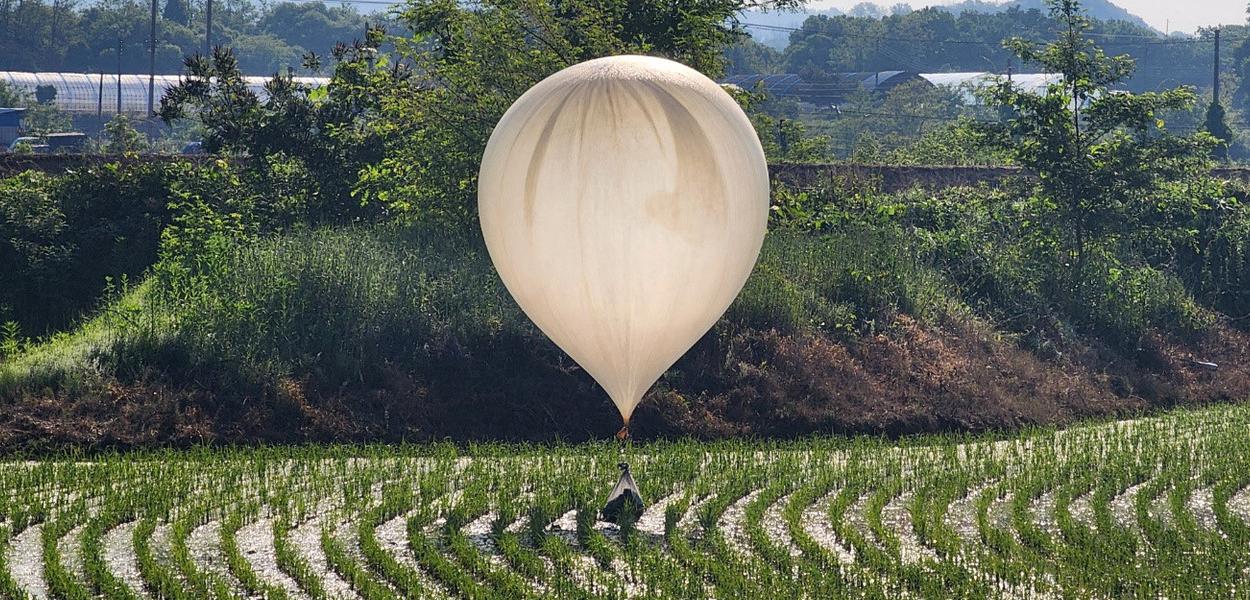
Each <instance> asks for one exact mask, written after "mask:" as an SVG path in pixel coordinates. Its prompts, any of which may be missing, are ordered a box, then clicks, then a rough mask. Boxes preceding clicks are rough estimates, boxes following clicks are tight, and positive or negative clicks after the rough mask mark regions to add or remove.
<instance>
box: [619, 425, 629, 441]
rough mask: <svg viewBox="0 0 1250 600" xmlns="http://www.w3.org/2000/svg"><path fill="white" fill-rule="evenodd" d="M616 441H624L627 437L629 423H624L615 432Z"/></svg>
mask: <svg viewBox="0 0 1250 600" xmlns="http://www.w3.org/2000/svg"><path fill="white" fill-rule="evenodd" d="M616 439H617V441H621V442H624V441H626V440H628V439H629V423H626V424H625V425H624V426H623V427H621V430H620V431H618V432H616Z"/></svg>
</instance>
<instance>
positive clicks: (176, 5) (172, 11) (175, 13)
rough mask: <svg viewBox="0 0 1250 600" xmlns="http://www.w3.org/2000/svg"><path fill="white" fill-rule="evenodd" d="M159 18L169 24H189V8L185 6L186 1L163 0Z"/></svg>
mask: <svg viewBox="0 0 1250 600" xmlns="http://www.w3.org/2000/svg"><path fill="white" fill-rule="evenodd" d="M161 17H162V18H164V19H165V20H166V21H169V22H171V23H177V24H179V25H186V24H188V23H190V22H191V7H190V6H189V5H188V4H187V0H165V8H163V9H162V10H161Z"/></svg>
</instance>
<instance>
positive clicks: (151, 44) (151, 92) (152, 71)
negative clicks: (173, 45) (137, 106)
mask: <svg viewBox="0 0 1250 600" xmlns="http://www.w3.org/2000/svg"><path fill="white" fill-rule="evenodd" d="M155 94H156V0H152V18H151V19H150V20H149V21H148V116H149V117H150V116H152V113H153V112H154V111H153V110H152V109H153V108H154V106H153V102H154V96H155Z"/></svg>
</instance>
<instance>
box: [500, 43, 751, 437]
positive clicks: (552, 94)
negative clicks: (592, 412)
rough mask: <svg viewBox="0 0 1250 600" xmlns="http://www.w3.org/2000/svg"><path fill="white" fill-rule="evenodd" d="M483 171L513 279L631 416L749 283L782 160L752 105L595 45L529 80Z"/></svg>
mask: <svg viewBox="0 0 1250 600" xmlns="http://www.w3.org/2000/svg"><path fill="white" fill-rule="evenodd" d="M478 185H479V190H478V209H479V212H480V215H481V221H482V234H483V235H484V236H485V238H486V247H487V249H488V250H489V252H490V256H491V260H493V261H494V263H495V268H496V269H498V271H499V276H500V277H501V278H502V279H503V282H504V285H506V286H507V287H508V291H509V292H511V293H512V296H513V297H514V298H515V299H516V301H517V304H519V305H520V306H521V308H522V309H523V310H524V311H525V313H526V314H527V315H529V316H530V318H531V319H533V320H534V323H535V324H537V325H538V327H539V328H540V329H542V330H543V332H544V333H546V334H547V336H548V337H550V338H551V339H552V340H553V341H555V343H556V344H558V345H559V346H560V348H562V349H564V351H565V352H567V353H568V354H569V356H571V357H573V359H574V360H576V361H577V362H578V364H580V365H581V366H582V367H583V368H585V369H586V370H587V371H588V372H589V373H590V374H591V375H592V376H594V378H595V380H596V381H598V382H599V384H600V385H602V386H603V388H604V389H605V390H607V392H608V394H609V395H610V396H611V397H612V401H613V402H614V403H615V404H616V407H617V408H618V409H619V410H620V412H621V417H622V418H624V420H625V422H626V424H628V423H629V418H630V415H632V414H633V412H634V407H635V406H637V404H638V402H639V401H640V400H641V399H642V396H643V394H644V393H645V392H646V391H647V389H648V388H649V387H651V384H653V383H655V381H656V379H658V378H659V377H660V375H662V374H663V373H664V371H665V370H666V369H668V368H669V367H670V366H672V364H673V363H674V362H675V361H676V360H677V359H678V358H680V357H681V355H682V354H683V353H684V352H685V351H686V350H688V349H689V348H690V346H692V345H693V344H694V343H695V342H696V341H698V339H699V337H700V336H702V335H703V334H704V333H705V332H706V331H707V330H708V329H709V328H710V327H711V326H712V325H713V324H714V323H715V322H716V320H717V319H718V318H719V317H720V316H721V314H723V313H724V312H725V309H726V308H728V307H729V304H730V303H731V302H732V301H733V299H734V297H735V296H737V294H738V291H739V290H740V289H741V288H742V284H743V283H744V282H745V281H746V279H747V276H748V275H750V273H751V269H752V267H753V266H754V265H755V260H756V258H757V257H758V256H759V250H760V245H761V243H762V242H763V239H764V232H765V229H766V227H767V222H768V166H767V164H766V163H765V161H764V151H763V149H762V148H761V147H760V142H759V139H758V138H757V137H756V135H755V130H754V129H753V128H752V127H751V123H750V121H749V120H747V117H746V115H745V114H743V112H742V109H740V108H739V107H738V104H737V103H736V102H734V100H733V98H731V97H730V96H729V95H728V94H727V93H725V91H724V90H722V89H721V88H720V87H719V86H718V85H717V84H716V83H715V82H713V81H712V80H710V79H708V78H707V77H705V76H703V75H702V74H700V73H699V72H697V71H695V70H694V69H691V68H689V67H686V66H684V65H681V64H679V63H676V62H673V61H670V60H665V59H661V58H653V57H647V56H614V57H609V58H600V59H596V60H591V61H587V62H584V63H581V64H577V65H574V66H572V67H569V68H567V69H564V70H563V71H560V72H559V73H556V74H555V75H552V76H551V77H548V78H547V79H544V80H543V81H541V82H540V83H538V85H535V86H534V87H533V88H531V89H530V90H529V91H527V92H525V94H524V95H522V96H521V97H520V98H519V99H518V100H517V101H516V103H514V104H513V105H512V107H511V108H509V109H508V112H507V113H505V114H504V116H503V119H501V120H500V121H499V125H498V126H497V127H496V128H495V131H494V133H492V134H491V137H490V142H489V143H487V145H486V153H485V155H484V156H483V157H482V167H481V173H480V178H479V183H478Z"/></svg>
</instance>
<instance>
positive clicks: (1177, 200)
mask: <svg viewBox="0 0 1250 600" xmlns="http://www.w3.org/2000/svg"><path fill="white" fill-rule="evenodd" d="M1050 6H1051V15H1052V17H1053V18H1054V19H1055V20H1056V21H1057V22H1059V23H1060V24H1061V25H1062V27H1063V29H1062V31H1061V32H1060V37H1059V39H1058V40H1057V41H1055V42H1053V43H1050V44H1047V45H1045V46H1038V45H1036V44H1034V43H1033V42H1029V41H1026V40H1022V39H1013V40H1009V41H1008V42H1007V43H1006V46H1007V47H1009V48H1011V49H1012V50H1013V52H1015V53H1016V55H1017V56H1019V57H1020V59H1021V60H1024V61H1026V62H1029V63H1034V64H1038V65H1040V66H1041V67H1042V68H1043V69H1044V70H1046V71H1047V72H1058V73H1062V74H1063V75H1064V82H1063V83H1061V84H1056V85H1053V86H1051V88H1050V90H1049V91H1048V92H1047V93H1046V94H1044V95H1036V94H1030V93H1024V92H1021V91H1019V90H1017V89H1016V88H1015V87H1013V86H1012V85H1011V84H1010V82H1006V81H1004V82H1003V83H1001V84H1000V85H998V86H997V87H995V88H993V89H991V90H989V91H988V92H987V93H986V94H985V97H986V100H987V102H988V103H989V104H990V105H991V106H994V107H1002V108H1005V109H1009V110H1010V113H1011V118H1010V119H1009V120H1007V121H1006V122H1005V123H1002V124H995V123H990V124H983V125H982V132H983V134H984V136H985V138H984V139H985V140H986V142H987V143H988V144H989V145H990V146H991V147H996V148H998V149H1000V150H1002V151H1004V152H1006V153H1007V155H1008V156H1010V157H1011V159H1012V161H1013V162H1014V163H1016V164H1019V165H1020V166H1022V167H1024V168H1026V169H1028V170H1029V171H1031V172H1033V173H1036V174H1037V176H1038V179H1039V182H1040V183H1039V187H1038V193H1037V194H1036V196H1034V197H1032V198H1031V199H1030V202H1029V207H1028V208H1027V209H1026V212H1027V214H1028V217H1029V220H1028V221H1027V222H1028V223H1030V224H1032V225H1033V227H1032V230H1031V231H1029V232H1026V234H1027V238H1026V239H1030V240H1032V242H1031V243H1032V245H1033V250H1032V251H1031V254H1033V255H1034V256H1044V257H1046V259H1047V260H1046V261H1045V262H1043V263H1042V265H1043V267H1045V268H1049V269H1052V270H1054V269H1063V270H1066V274H1064V275H1059V273H1058V272H1057V271H1052V272H1051V274H1049V275H1047V276H1046V279H1047V280H1048V281H1049V282H1050V284H1049V285H1048V290H1047V291H1048V292H1049V296H1050V297H1052V298H1055V299H1056V302H1057V303H1060V304H1064V305H1065V309H1064V310H1066V311H1067V312H1068V313H1070V314H1072V315H1074V316H1076V317H1077V318H1078V320H1082V319H1088V320H1089V321H1091V322H1093V323H1097V324H1098V325H1099V326H1107V327H1111V329H1114V330H1124V329H1125V328H1124V327H1120V326H1118V325H1116V324H1114V323H1111V322H1110V321H1109V319H1112V318H1113V317H1115V314H1114V311H1111V310H1108V311H1103V310H1102V309H1101V308H1100V307H1102V306H1104V304H1105V303H1106V302H1108V301H1111V300H1112V299H1111V298H1109V297H1108V294H1107V293H1106V287H1105V286H1108V285H1109V286H1111V287H1115V280H1116V278H1118V277H1119V276H1120V275H1119V274H1122V273H1138V274H1140V275H1141V276H1142V277H1143V278H1144V279H1140V280H1138V279H1135V278H1133V277H1130V278H1129V279H1128V280H1127V281H1128V282H1129V285H1134V282H1137V283H1141V282H1147V281H1154V278H1153V275H1151V272H1150V271H1134V270H1133V266H1132V264H1131V263H1122V262H1121V255H1120V254H1119V253H1117V251H1116V249H1115V247H1116V246H1117V245H1118V244H1122V243H1125V242H1126V241H1128V240H1131V239H1134V238H1142V237H1146V238H1153V239H1158V238H1160V237H1167V236H1169V235H1171V233H1172V230H1171V229H1169V228H1171V227H1173V226H1174V225H1175V218H1180V217H1181V216H1184V215H1192V214H1193V213H1194V212H1195V211H1196V210H1198V209H1199V208H1200V199H1198V198H1194V197H1192V196H1189V195H1187V194H1186V193H1185V191H1184V190H1177V189H1176V188H1175V187H1174V186H1173V185H1171V183H1170V182H1179V181H1195V180H1199V179H1201V178H1202V177H1203V176H1204V171H1205V170H1206V169H1207V168H1208V167H1209V163H1208V152H1209V150H1210V148H1211V147H1212V142H1213V138H1212V137H1211V136H1209V135H1207V134H1197V135H1194V136H1190V137H1177V136H1174V135H1171V134H1169V133H1168V132H1167V131H1166V130H1165V129H1164V124H1163V122H1162V121H1161V120H1160V119H1159V115H1161V114H1163V113H1165V112H1167V111H1173V110H1181V109H1185V108H1187V107H1189V106H1191V105H1192V104H1193V102H1194V100H1195V96H1194V94H1193V92H1192V91H1191V90H1189V89H1185V88H1180V89H1174V90H1167V91H1162V92H1150V93H1143V94H1133V93H1127V92H1114V93H1113V92H1111V91H1110V89H1109V88H1110V86H1111V85H1113V84H1115V83H1117V82H1120V81H1123V80H1124V79H1125V78H1127V77H1128V76H1129V74H1130V73H1131V72H1132V70H1133V61H1132V60H1131V59H1130V58H1129V57H1127V56H1116V57H1109V56H1107V55H1105V54H1104V53H1103V52H1102V50H1101V49H1099V48H1098V47H1096V46H1095V45H1094V43H1093V42H1092V41H1090V40H1088V39H1086V38H1085V37H1084V35H1085V33H1086V32H1088V30H1089V29H1090V22H1089V21H1088V19H1086V18H1085V17H1084V16H1083V15H1082V14H1081V12H1080V5H1079V3H1078V2H1077V1H1076V0H1052V1H1051V2H1050ZM1160 213H1164V214H1160ZM1165 287H1166V286H1165ZM1152 289H1153V288H1152ZM1130 291H1131V290H1130ZM1160 293H1166V292H1164V291H1161V292H1160ZM1127 301H1128V302H1130V303H1131V302H1133V300H1131V299H1130V300H1127ZM1141 310H1146V311H1147V312H1149V310H1150V309H1146V308H1142V309H1141ZM1127 329H1128V330H1133V331H1140V330H1141V329H1140V327H1128V328H1127ZM1121 339H1123V338H1121Z"/></svg>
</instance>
